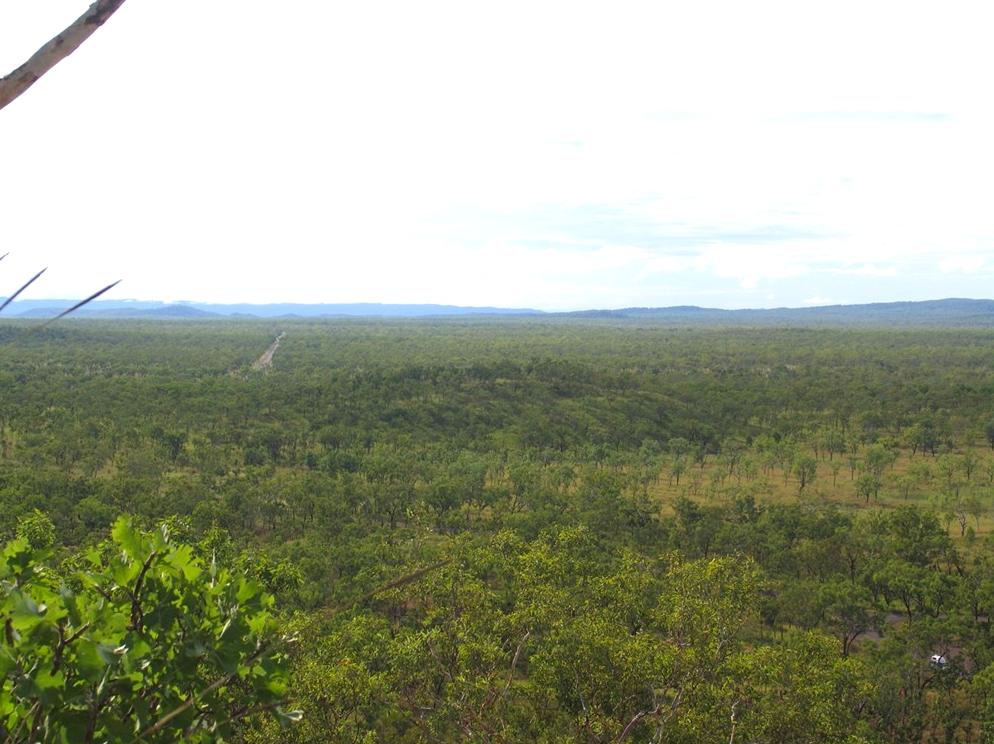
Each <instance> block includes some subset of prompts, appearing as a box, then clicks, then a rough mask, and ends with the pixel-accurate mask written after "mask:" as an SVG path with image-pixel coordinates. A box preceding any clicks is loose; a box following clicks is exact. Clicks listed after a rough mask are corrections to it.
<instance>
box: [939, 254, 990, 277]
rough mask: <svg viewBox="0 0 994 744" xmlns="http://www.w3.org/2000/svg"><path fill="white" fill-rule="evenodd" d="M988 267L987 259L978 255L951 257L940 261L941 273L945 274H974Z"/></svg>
mask: <svg viewBox="0 0 994 744" xmlns="http://www.w3.org/2000/svg"><path fill="white" fill-rule="evenodd" d="M986 265H987V258H986V257H984V256H979V255H976V254H973V255H958V256H949V257H948V258H944V259H942V260H940V261H939V271H941V272H942V273H943V274H974V273H976V272H978V271H981V270H982V269H984V268H985V267H986Z"/></svg>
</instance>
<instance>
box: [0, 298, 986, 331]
mask: <svg viewBox="0 0 994 744" xmlns="http://www.w3.org/2000/svg"><path fill="white" fill-rule="evenodd" d="M72 304H75V300H54V299H52V300H48V299H46V300H18V301H15V302H13V303H11V305H10V307H9V308H8V310H7V312H6V315H7V317H11V318H49V317H54V316H55V315H57V314H58V313H59V312H61V311H62V310H64V309H65V308H66V307H69V306H71V305H72ZM485 316H501V317H527V316H534V317H541V318H583V319H590V320H598V319H599V320H612V321H632V322H637V321H644V322H661V323H676V324H684V323H690V324H733V325H734V324H759V325H767V324H782V323H788V324H813V325H819V324H841V325H956V326H977V327H985V326H992V325H994V300H990V299H970V298H957V297H950V298H945V299H940V300H919V301H913V300H907V301H897V302H873V303H861V304H852V305H843V304H835V305H818V306H812V307H777V308H741V309H723V308H709V307H700V306H697V305H674V306H661V307H627V308H617V309H589V310H574V311H564V312H547V311H542V310H536V309H530V308H498V307H489V306H483V307H476V306H460V305H442V304H428V303H425V304H401V303H266V304H251V303H231V304H223V303H201V302H175V303H166V302H159V301H146V300H97V301H95V302H92V303H91V304H89V305H88V306H86V307H84V308H82V309H81V310H79V311H77V312H76V313H74V317H80V318H95V319H97V318H105V319H127V318H131V319H163V320H181V319H185V320H224V319H230V320H238V319H247V320H251V319H265V318H269V319H276V318H298V319H307V318H349V317H353V318H446V317H447V318H458V317H485Z"/></svg>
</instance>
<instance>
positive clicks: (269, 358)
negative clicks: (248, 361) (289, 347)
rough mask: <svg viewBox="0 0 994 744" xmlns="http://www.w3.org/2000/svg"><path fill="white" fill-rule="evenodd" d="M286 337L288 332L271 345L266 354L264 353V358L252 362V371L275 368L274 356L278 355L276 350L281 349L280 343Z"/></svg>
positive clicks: (284, 332) (281, 334) (283, 333)
mask: <svg viewBox="0 0 994 744" xmlns="http://www.w3.org/2000/svg"><path fill="white" fill-rule="evenodd" d="M285 335H286V331H283V332H282V333H280V335H279V336H277V337H276V339H275V340H274V341H273V343H271V344H270V345H269V348H268V349H266V351H265V352H263V354H262V356H261V357H259V358H258V359H256V360H255V361H254V362H252V369H255V370H263V369H269V368H270V367H272V366H273V355H274V354H275V353H276V350H277V349H278V348H280V341H281V340H282V339H283V337H284V336H285Z"/></svg>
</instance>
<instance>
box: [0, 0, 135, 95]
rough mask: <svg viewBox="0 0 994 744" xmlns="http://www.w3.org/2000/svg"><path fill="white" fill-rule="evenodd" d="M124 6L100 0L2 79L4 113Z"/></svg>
mask: <svg viewBox="0 0 994 744" xmlns="http://www.w3.org/2000/svg"><path fill="white" fill-rule="evenodd" d="M123 4H124V0H96V2H94V3H93V5H91V6H90V8H89V10H87V11H86V12H85V13H83V15H81V16H80V17H79V18H77V19H76V20H75V21H74V22H73V23H72V24H71V25H69V26H68V27H67V28H66V29H65V30H64V31H63V32H62V33H60V34H59V35H58V36H56V37H55V38H53V39H51V40H50V41H49V42H48V43H47V44H45V45H44V46H42V48H41V49H39V50H38V51H37V52H35V53H34V54H33V55H32V56H31V58H30V59H29V60H28V61H27V62H25V63H24V64H23V65H21V66H20V67H18V68H17V69H16V70H14V71H13V72H11V73H10V74H9V75H7V76H6V77H4V78H0V109H2V108H4V107H5V106H6V105H7V104H8V103H10V102H11V101H13V100H14V99H15V98H17V97H18V96H19V95H21V93H23V92H24V91H26V90H27V89H28V88H30V87H31V86H32V85H34V84H35V82H37V80H38V78H40V77H41V76H42V75H44V74H45V73H46V72H48V71H49V70H51V69H52V68H53V67H55V65H57V64H58V63H59V62H61V61H62V60H63V59H65V58H66V57H68V56H69V55H70V54H72V53H73V52H75V51H76V50H77V49H78V48H79V45H80V44H82V43H83V42H84V41H86V40H87V39H88V38H90V36H91V35H92V34H93V32H94V31H96V30H97V29H98V28H100V27H101V26H102V25H103V24H104V21H106V20H107V19H108V18H110V17H111V16H112V15H113V14H114V12H115V11H116V10H117V9H118V8H120V7H121V6H122V5H123Z"/></svg>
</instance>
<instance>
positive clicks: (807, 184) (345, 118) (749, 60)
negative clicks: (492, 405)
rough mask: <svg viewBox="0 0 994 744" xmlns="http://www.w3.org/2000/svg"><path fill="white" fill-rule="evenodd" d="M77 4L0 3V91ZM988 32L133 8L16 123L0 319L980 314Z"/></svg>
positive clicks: (758, 15)
mask: <svg viewBox="0 0 994 744" xmlns="http://www.w3.org/2000/svg"><path fill="white" fill-rule="evenodd" d="M88 4H89V0H44V1H40V0H0V75H2V74H6V72H7V71H8V70H10V69H13V68H14V67H16V66H17V65H18V64H20V63H21V62H22V61H24V59H26V58H27V57H28V56H29V55H30V54H31V53H32V52H33V51H34V50H35V49H36V48H37V47H39V46H40V45H41V44H42V43H43V42H44V41H46V40H47V39H48V38H50V37H51V36H53V35H54V34H55V33H56V32H57V31H59V30H61V29H62V28H63V27H65V26H66V25H68V23H69V22H70V21H71V20H73V19H74V18H76V17H77V16H78V15H80V14H81V13H82V12H83V11H84V10H85V9H86V7H87V6H88ZM985 5H986V6H987V7H985ZM984 11H989V4H985V3H983V2H973V3H971V2H945V3H940V2H934V1H933V2H915V1H914V0H904V1H903V2H890V1H889V0H874V2H872V3H871V2H865V0H862V1H861V2H848V1H847V0H833V2H824V1H822V2H809V1H808V0H789V1H787V2H768V1H766V0H750V2H748V3H746V2H741V1H740V0H738V1H734V2H709V1H708V0H694V2H685V1H684V2H671V1H669V0H654V1H653V2H641V3H640V2H624V1H623V0H611V2H606V1H605V0H601V2H584V1H583V0H571V1H570V2H553V1H551V0H549V1H546V0H528V2H516V1H515V0H501V2H485V3H484V2H476V1H475V0H455V1H453V2H436V1H434V0H419V2H417V3H411V2H393V1H391V2H381V1H377V0H369V1H368V2H361V3H360V2H328V1H326V0H283V1H282V2H280V3H272V2H265V3H264V2H262V1H261V0H169V2H161V1H160V2H153V0H128V1H127V2H126V3H125V5H124V6H123V7H122V8H121V9H120V10H119V11H118V12H117V14H116V15H115V16H114V17H112V18H111V19H110V20H109V21H108V22H107V24H106V25H105V26H104V27H102V28H101V29H99V30H98V31H97V33H96V34H94V35H93V37H92V38H90V39H89V40H88V41H87V42H86V43H85V44H84V45H83V46H82V47H81V48H80V49H79V50H77V51H76V52H75V53H74V54H73V55H71V56H70V57H69V58H67V59H66V60H64V61H63V62H62V63H61V64H60V65H58V66H57V67H56V68H55V69H53V70H52V71H51V72H50V73H49V74H48V75H46V76H45V77H43V78H42V79H41V80H40V81H39V82H38V83H36V84H35V86H34V87H33V88H31V89H30V90H29V91H28V92H26V93H25V94H24V95H23V96H21V98H19V99H18V100H16V101H15V102H13V103H12V104H11V105H9V106H8V107H7V108H5V109H3V110H2V111H0V148H2V149H0V226H2V229H0V254H2V253H4V252H8V251H9V252H10V255H9V256H8V258H7V259H5V260H4V261H3V262H2V263H0V278H2V281H3V282H5V283H6V286H2V285H0V294H2V293H4V292H10V291H13V289H14V288H16V287H17V286H19V285H20V283H22V282H23V281H24V280H26V279H27V278H29V277H30V276H31V275H32V274H33V273H34V272H35V271H37V270H38V269H39V268H41V267H43V266H48V267H49V270H48V273H47V274H46V275H45V276H44V277H43V278H42V279H40V280H39V281H38V282H37V283H36V285H35V286H33V287H32V288H31V289H30V290H28V292H26V293H25V295H24V297H36V298H38V297H49V298H56V297H57V298H72V297H83V296H86V295H87V294H89V293H90V292H92V291H95V290H96V289H98V288H100V287H102V286H104V285H105V284H108V283H109V282H110V281H113V280H116V279H122V280H123V281H122V282H121V284H120V285H118V286H117V287H116V288H115V289H114V290H112V292H111V293H109V294H108V295H107V297H108V298H117V299H123V298H134V299H147V300H168V301H173V300H192V301H204V302H259V303H264V302H329V303H339V302H397V303H420V302H425V303H429V302H430V303H444V304H456V305H474V306H500V307H528V308H537V309H543V310H572V309H585V308H620V307H632V306H652V307H663V306H671V305H685V304H693V305H702V306H708V307H725V308H736V307H777V306H793V307H797V306H805V305H823V304H836V303H859V302H879V301H895V300H922V299H938V298H942V297H992V296H994V96H992V95H991V94H990V90H991V81H990V71H991V70H994V45H991V44H990V41H989V35H990V33H989V28H990V24H989V23H988V22H987V19H988V16H989V13H987V12H984ZM8 287H9V289H8Z"/></svg>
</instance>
